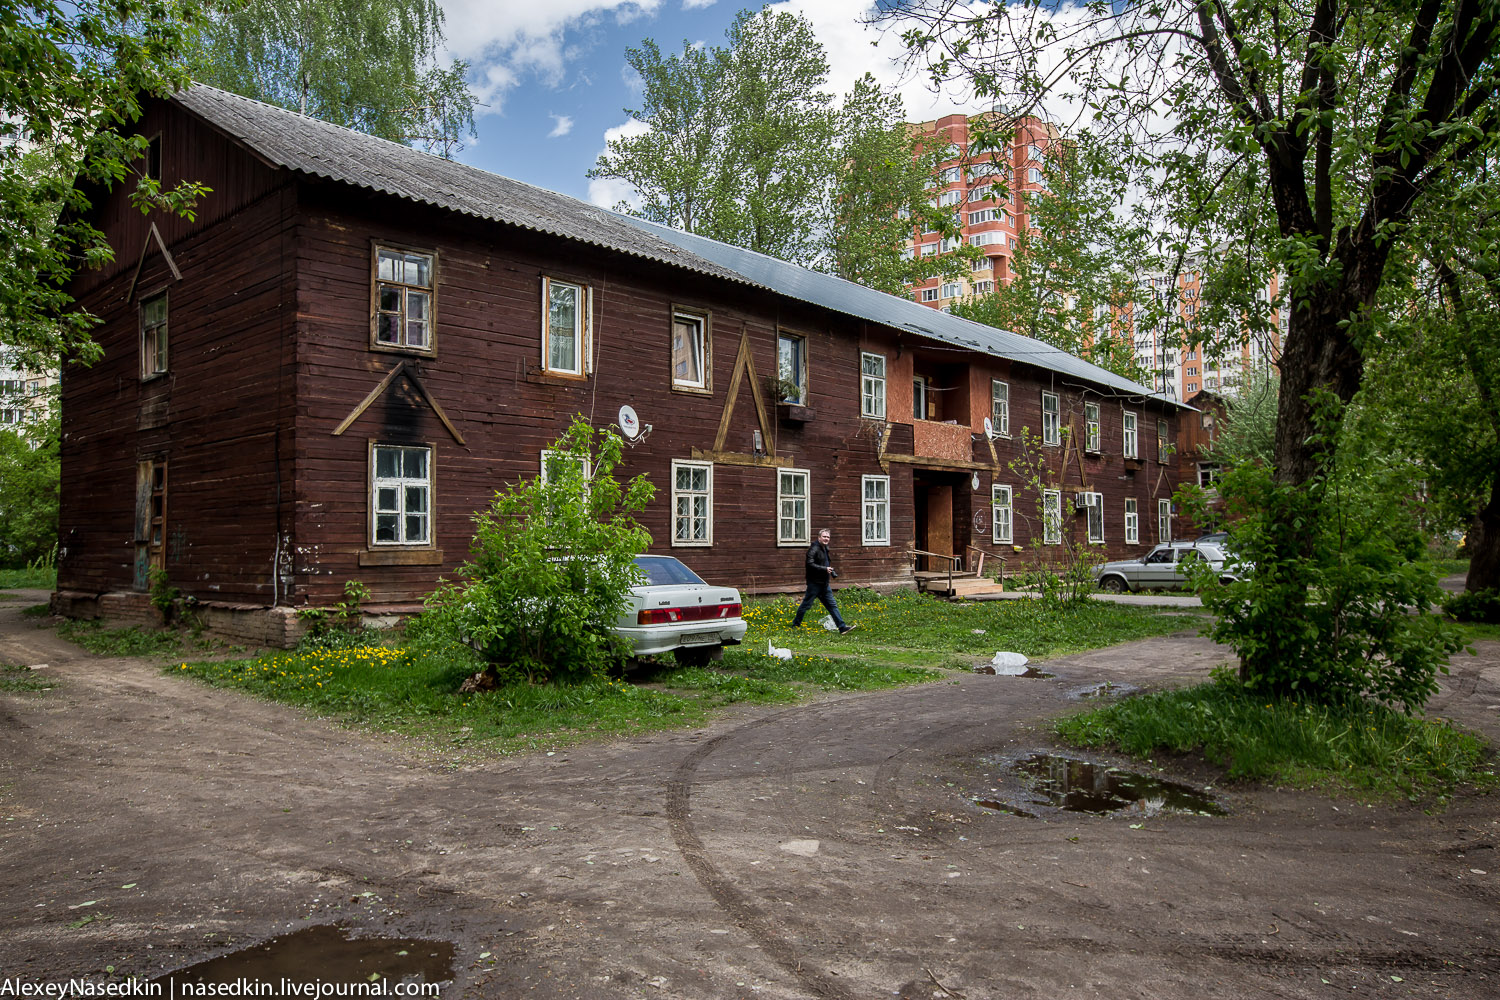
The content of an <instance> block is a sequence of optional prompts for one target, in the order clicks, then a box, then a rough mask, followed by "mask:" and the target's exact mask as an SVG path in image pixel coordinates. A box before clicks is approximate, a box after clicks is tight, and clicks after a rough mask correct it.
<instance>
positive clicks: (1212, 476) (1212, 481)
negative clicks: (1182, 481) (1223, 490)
mask: <svg viewBox="0 0 1500 1000" xmlns="http://www.w3.org/2000/svg"><path fill="white" fill-rule="evenodd" d="M1198 485H1199V486H1201V487H1203V488H1204V489H1205V490H1211V489H1214V488H1215V487H1217V486H1218V485H1219V467H1218V465H1217V464H1215V463H1213V462H1199V463H1198Z"/></svg>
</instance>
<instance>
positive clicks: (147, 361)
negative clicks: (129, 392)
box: [141, 292, 167, 380]
mask: <svg viewBox="0 0 1500 1000" xmlns="http://www.w3.org/2000/svg"><path fill="white" fill-rule="evenodd" d="M166 370H167V296H166V293H165V292H163V293H162V294H161V295H158V296H156V297H155V298H150V299H145V300H143V301H142V302H141V378H142V379H143V380H144V379H148V378H153V377H155V376H157V375H162V374H165V373H166Z"/></svg>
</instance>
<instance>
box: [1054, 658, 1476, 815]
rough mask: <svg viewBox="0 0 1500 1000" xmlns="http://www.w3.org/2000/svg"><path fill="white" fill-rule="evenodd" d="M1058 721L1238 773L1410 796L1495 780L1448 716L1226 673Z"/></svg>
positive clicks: (1151, 752) (1114, 742)
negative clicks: (1246, 683)
mask: <svg viewBox="0 0 1500 1000" xmlns="http://www.w3.org/2000/svg"><path fill="white" fill-rule="evenodd" d="M1056 729H1057V732H1058V735H1060V736H1061V737H1062V738H1063V739H1065V740H1067V741H1068V742H1070V743H1073V744H1075V745H1078V746H1086V747H1110V748H1117V749H1119V750H1123V751H1124V752H1126V753H1129V754H1132V755H1134V756H1137V757H1154V756H1156V755H1157V754H1159V753H1161V752H1163V751H1165V752H1168V753H1177V754H1181V753H1190V752H1193V751H1197V750H1201V751H1202V752H1203V754H1204V756H1206V757H1207V758H1208V760H1209V761H1210V762H1212V763H1214V764H1217V765H1219V766H1221V767H1223V768H1224V769H1225V772H1226V775H1227V776H1228V777H1229V778H1231V779H1238V780H1247V781H1266V782H1274V783H1275V784H1278V785H1291V786H1294V787H1339V788H1355V789H1361V790H1367V791H1371V792H1374V793H1376V794H1379V795H1398V794H1399V795H1404V796H1408V797H1410V798H1412V799H1414V800H1415V799H1418V798H1421V797H1423V796H1428V795H1437V796H1440V797H1441V796H1446V795H1447V794H1449V793H1451V792H1452V790H1453V789H1454V788H1455V787H1456V786H1458V785H1459V784H1463V783H1473V784H1478V785H1484V786H1492V785H1494V784H1495V774H1494V770H1493V767H1492V766H1491V765H1490V764H1488V763H1487V761H1486V757H1487V754H1486V752H1485V747H1484V744H1483V743H1482V742H1481V741H1480V740H1478V739H1476V738H1475V737H1474V736H1472V735H1470V734H1468V733H1465V732H1461V731H1459V730H1457V729H1455V728H1454V727H1453V726H1452V725H1451V724H1448V723H1445V722H1429V721H1426V720H1423V719H1414V718H1412V717H1410V716H1408V715H1406V714H1404V713H1402V712H1399V711H1396V710H1393V709H1391V708H1389V707H1388V706H1385V705H1381V704H1378V703H1372V702H1366V701H1359V700H1355V701H1350V702H1343V703H1340V704H1337V705H1329V704H1325V703H1322V702H1317V701H1310V700H1298V699H1291V698H1267V697H1265V696H1263V695H1257V694H1254V693H1252V692H1250V691H1247V690H1246V689H1245V688H1243V687H1242V686H1240V685H1239V684H1238V683H1237V682H1235V681H1234V680H1232V679H1229V678H1219V679H1217V680H1216V681H1214V682H1212V683H1208V684H1199V685H1196V686H1194V687H1190V688H1185V689H1182V690H1177V691H1163V692H1159V693H1155V694H1147V695H1140V696H1137V697H1134V698H1128V699H1125V700H1123V701H1119V702H1116V703H1114V704H1112V705H1107V706H1104V707H1102V708H1098V709H1095V710H1093V711H1090V712H1085V713H1083V714H1081V715H1076V716H1073V717H1071V718H1067V719H1063V720H1061V721H1060V722H1058V723H1057V725H1056Z"/></svg>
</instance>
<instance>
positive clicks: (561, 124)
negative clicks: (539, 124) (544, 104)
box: [547, 114, 573, 139]
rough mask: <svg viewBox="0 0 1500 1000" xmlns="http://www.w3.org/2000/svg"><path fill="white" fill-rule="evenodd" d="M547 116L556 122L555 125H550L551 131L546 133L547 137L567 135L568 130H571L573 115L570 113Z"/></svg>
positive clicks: (553, 137) (554, 137)
mask: <svg viewBox="0 0 1500 1000" xmlns="http://www.w3.org/2000/svg"><path fill="white" fill-rule="evenodd" d="M547 117H548V118H551V119H552V120H553V121H554V122H555V123H556V124H555V125H553V126H552V131H551V132H548V133H547V138H549V139H556V138H558V137H560V136H564V135H567V134H568V133H569V132H571V131H573V116H572V115H550V114H549V115H548V116H547Z"/></svg>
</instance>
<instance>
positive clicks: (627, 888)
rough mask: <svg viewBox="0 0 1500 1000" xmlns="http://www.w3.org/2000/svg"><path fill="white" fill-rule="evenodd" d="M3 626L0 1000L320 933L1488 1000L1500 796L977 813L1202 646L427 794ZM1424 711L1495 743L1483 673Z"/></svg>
mask: <svg viewBox="0 0 1500 1000" xmlns="http://www.w3.org/2000/svg"><path fill="white" fill-rule="evenodd" d="M26 603H28V602H26V601H17V602H8V603H5V604H0V660H3V661H6V662H10V663H20V664H37V663H45V664H47V665H48V666H47V667H46V669H45V671H39V672H38V674H39V675H44V676H48V677H55V678H56V679H57V682H58V686H57V687H55V688H54V689H53V690H50V691H46V692H40V693H4V692H0V920H3V923H0V981H3V980H4V979H5V978H7V977H19V978H21V979H23V980H32V981H43V980H56V979H59V978H64V977H69V976H75V975H97V976H102V975H104V973H105V969H106V967H109V966H113V968H114V970H115V975H116V976H119V975H124V974H135V975H140V976H153V975H157V974H159V973H161V972H163V971H166V970H170V969H174V968H180V967H182V966H184V965H187V964H189V963H192V962H196V961H199V960H201V959H203V958H206V957H209V956H212V955H215V954H219V953H223V952H229V951H233V950H235V949H236V948H240V947H243V946H244V945H245V944H248V943H250V942H252V941H256V940H260V939H264V938H268V937H271V936H273V935H277V934H280V933H283V932H286V931H287V930H289V929H291V930H295V929H297V928H302V927H306V926H308V925H309V924H318V923H333V922H338V923H342V924H345V925H348V926H351V927H355V928H358V929H359V932H360V933H369V934H397V935H406V936H416V937H425V938H435V939H444V940H447V941H451V942H453V943H454V944H455V945H456V948H457V950H456V980H455V982H454V984H453V986H451V987H450V988H449V989H448V990H447V992H446V994H445V995H447V996H455V997H457V996H476V997H520V996H535V997H586V998H594V997H603V998H612V997H653V998H656V997H683V998H705V1000H707V998H720V997H767V998H790V997H834V998H854V997H859V998H876V997H897V996H900V997H908V998H917V997H922V998H928V997H967V998H981V997H1007V998H1008V997H1041V998H1057V997H1071V996H1089V995H1092V996H1103V997H1110V998H1133V997H1142V998H1148V997H1149V998H1184V1000H1187V998H1192V1000H1202V998H1209V997H1234V998H1241V997H1325V996H1328V995H1330V991H1337V992H1349V991H1352V992H1354V993H1355V995H1365V994H1369V993H1373V994H1377V995H1381V996H1392V997H1394V996H1402V997H1408V996H1415V997H1433V998H1437V997H1442V998H1482V997H1494V996H1500V906H1497V904H1500V854H1497V851H1496V844H1497V842H1500V796H1496V795H1491V796H1480V797H1469V798H1464V799H1460V800H1458V801H1456V802H1454V803H1453V804H1452V806H1451V807H1450V808H1449V809H1448V810H1447V811H1446V812H1444V813H1441V814H1438V815H1435V816H1429V815H1426V814H1424V813H1423V812H1422V811H1420V810H1419V809H1417V808H1415V807H1412V806H1407V805H1396V806H1391V805H1379V806H1374V807H1369V806H1365V805H1362V804H1359V803H1358V802H1355V801H1353V800H1352V799H1349V798H1346V797H1339V798H1329V797H1327V796H1324V795H1316V794H1306V793H1290V792H1279V791H1276V790H1273V789H1259V788H1255V789H1245V788H1229V789H1218V788H1215V789H1214V794H1216V795H1219V796H1220V801H1221V802H1222V803H1223V804H1224V805H1226V806H1227V807H1228V808H1229V810H1230V811H1229V814H1228V815H1227V816H1222V817H1203V816H1168V817H1160V816H1159V817H1154V818H1147V817H1145V816H1139V817H1128V816H1113V817H1107V818H1106V817H1094V816H1088V815H1079V814H1071V813H1051V814H1046V815H1044V816H1043V817H1040V818H1027V817H1023V816H1016V815H1008V814H1003V813H997V812H994V811H991V810H985V809H981V808H978V807H976V806H975V805H974V804H973V803H972V801H971V800H972V799H973V798H975V797H983V796H986V795H988V796H991V797H994V796H996V795H1001V796H1003V795H1004V794H1005V792H1006V790H1007V789H1008V788H1009V787H1010V786H1008V785H1006V784H1005V783H1004V779H1002V778H1001V777H1000V775H1001V773H1002V767H1003V765H1004V764H1005V763H1006V762H1007V761H1010V760H1012V759H1014V758H1016V757H1019V756H1021V755H1023V754H1025V753H1026V752H1029V751H1032V750H1036V749H1046V748H1048V747H1050V743H1049V741H1048V739H1047V737H1046V735H1045V730H1044V728H1043V723H1044V722H1045V720H1046V719H1048V718H1050V717H1052V716H1054V715H1056V714H1058V713H1061V712H1064V711H1067V710H1068V709H1069V708H1070V707H1073V706H1074V705H1076V701H1073V700H1071V699H1070V693H1074V692H1077V691H1078V690H1079V689H1081V688H1083V687H1085V686H1087V685H1092V684H1097V683H1100V682H1102V681H1106V680H1108V681H1113V682H1116V683H1129V684H1134V685H1141V686H1147V685H1161V684H1168V683H1174V682H1177V681H1179V680H1182V679H1192V678H1202V677H1205V676H1206V675H1207V672H1208V670H1209V668H1210V667H1211V666H1213V665H1214V664H1215V663H1217V662H1219V661H1220V660H1221V659H1222V654H1221V652H1220V651H1219V650H1217V649H1216V648H1215V647H1214V646H1213V645H1212V644H1210V643H1209V642H1207V641H1206V640H1203V639H1198V638H1191V637H1178V638H1164V639H1155V640H1148V641H1143V642H1138V643H1133V644H1130V645H1127V646H1122V647H1117V648H1115V649H1111V650H1105V651H1100V652H1095V653H1091V654H1086V655H1080V656H1073V657H1067V658H1065V659H1061V660H1055V661H1051V662H1049V664H1048V669H1050V670H1052V671H1054V672H1055V673H1056V674H1057V675H1058V676H1057V677H1056V678H1053V679H1045V680H1033V679H1023V678H1013V677H991V676H964V677H954V678H953V679H952V680H950V681H945V682H942V683H936V684H930V685H925V686H922V687H918V688H910V689H906V690H901V691H894V692H889V693H884V694H874V695H860V696H853V697H842V698H836V699H830V700H826V701H822V702H818V703H815V704H811V705H805V706H799V707H794V708H790V709H765V710H761V709H757V710H753V711H746V712H742V713H739V714H735V715H733V716H731V717H727V718H725V719H723V720H722V721H720V722H718V723H716V724H715V725H713V726H712V727H710V728H708V729H704V730H694V731H682V732H677V733H672V734H666V735H659V736H653V737H650V738H643V739H636V740H629V741H620V742H614V743H606V744H598V745H591V746H584V747H574V748H569V749H565V750H559V751H557V752H556V753H555V754H550V755H543V754H538V755H536V756H532V757H527V758H522V759H509V760H503V761H497V762H492V763H485V764H482V765H479V766H472V767H465V768H462V769H457V770H446V769H442V768H439V767H434V766H432V765H430V764H427V763H423V762H422V760H421V758H420V757H418V756H417V755H416V754H415V753H414V751H413V749H412V747H411V745H410V744H408V743H406V742H405V741H402V740H399V739H396V738H394V737H383V736H381V735H379V734H367V733H360V732H350V731H346V730H343V729H339V728H337V727H335V726H332V725H329V724H327V723H325V722H322V721H319V720H315V719H308V718H305V717H303V716H301V715H300V714H298V713H297V712H295V711H292V710H290V709H286V708H282V707H278V706H275V705H270V704H265V703H262V702H257V701H254V700H251V699H249V698H246V697H243V696H241V695H238V694H236V693H233V692H229V691H221V690H215V689H210V688H207V687H204V686H201V685H199V684H196V683H193V682H191V681H188V680H185V679H180V678H176V677H172V676H168V675H164V674H163V673H162V672H161V671H160V670H159V668H158V666H157V665H155V664H153V663H149V662H144V661H138V660H129V659H99V658H95V657H91V656H89V655H87V654H84V653H82V652H81V651H79V650H77V649H76V648H75V647H73V646H71V645H70V644H68V643H65V642H62V641H61V640H59V639H57V638H56V636H55V635H54V634H53V633H52V632H51V631H47V630H39V629H37V628H36V627H35V625H34V624H33V623H32V622H30V621H26V620H24V619H22V618H21V617H20V615H19V609H20V608H21V607H23V606H25V604H26ZM1431 711H1432V713H1434V714H1437V715H1443V716H1450V717H1453V718H1455V719H1457V720H1458V721H1460V722H1462V723H1464V724H1466V725H1468V726H1471V727H1473V728H1476V729H1478V730H1480V731H1482V732H1484V733H1485V734H1486V735H1487V736H1488V737H1490V738H1491V739H1492V740H1493V739H1495V738H1497V737H1500V647H1497V646H1488V647H1487V648H1485V649H1483V650H1482V653H1481V655H1480V656H1479V657H1468V656H1461V657H1459V658H1458V659H1457V660H1456V661H1455V666H1454V675H1453V677H1452V678H1450V679H1449V680H1448V681H1447V682H1446V683H1445V686H1444V690H1443V693H1442V695H1441V696H1440V697H1438V698H1437V699H1435V700H1434V702H1433V704H1432V706H1431ZM1158 763H1165V762H1158ZM1169 770H1170V772H1171V773H1172V774H1175V775H1176V776H1178V777H1180V778H1182V779H1184V780H1187V781H1191V782H1194V783H1197V784H1200V785H1201V784H1202V783H1205V782H1208V783H1211V782H1212V781H1213V780H1214V775H1213V774H1212V773H1211V772H1210V771H1208V770H1206V769H1204V768H1202V767H1201V766H1198V767H1194V766H1192V765H1186V764H1183V763H1180V762H1179V763H1174V764H1172V765H1169ZM991 789H995V790H996V791H995V792H991ZM126 887H128V888H126Z"/></svg>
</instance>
